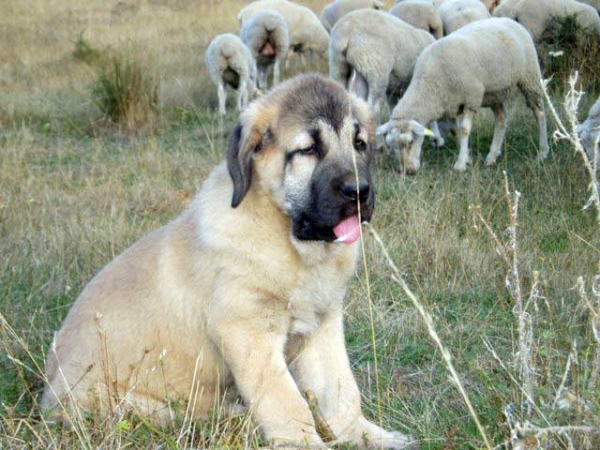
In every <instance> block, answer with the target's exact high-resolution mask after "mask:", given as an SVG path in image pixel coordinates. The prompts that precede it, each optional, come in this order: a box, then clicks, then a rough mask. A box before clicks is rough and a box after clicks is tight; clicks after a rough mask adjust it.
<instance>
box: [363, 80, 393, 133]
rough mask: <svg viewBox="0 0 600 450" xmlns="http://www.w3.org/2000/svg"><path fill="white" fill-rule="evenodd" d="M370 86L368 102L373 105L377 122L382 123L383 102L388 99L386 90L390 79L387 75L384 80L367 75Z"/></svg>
mask: <svg viewBox="0 0 600 450" xmlns="http://www.w3.org/2000/svg"><path fill="white" fill-rule="evenodd" d="M365 78H366V80H367V86H368V92H369V94H368V96H367V103H368V104H369V105H370V106H371V108H372V110H373V114H374V115H375V120H376V121H377V123H378V124H379V123H381V117H380V114H381V104H382V102H384V101H386V95H385V91H386V89H387V86H388V83H389V79H388V78H387V77H386V78H385V79H384V80H376V79H373V78H370V77H365Z"/></svg>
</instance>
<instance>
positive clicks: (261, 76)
mask: <svg viewBox="0 0 600 450" xmlns="http://www.w3.org/2000/svg"><path fill="white" fill-rule="evenodd" d="M268 76H269V72H268V68H267V67H266V66H260V67H259V68H258V88H259V89H263V90H266V89H267V84H268V80H267V78H268Z"/></svg>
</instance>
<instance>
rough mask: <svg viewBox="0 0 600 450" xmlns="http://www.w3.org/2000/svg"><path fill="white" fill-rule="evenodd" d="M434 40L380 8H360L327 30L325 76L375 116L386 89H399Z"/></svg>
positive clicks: (401, 89) (407, 81) (405, 82)
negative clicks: (358, 100)
mask: <svg viewBox="0 0 600 450" xmlns="http://www.w3.org/2000/svg"><path fill="white" fill-rule="evenodd" d="M433 42H435V39H434V38H433V37H432V36H431V35H430V34H429V33H427V32H426V31H423V30H420V29H418V28H415V27H413V26H411V25H409V24H407V23H406V22H404V21H402V20H400V19H398V18H397V17H395V16H392V15H391V14H388V13H386V12H384V11H375V10H371V9H362V10H358V11H354V12H351V13H349V14H346V15H345V16H344V17H342V18H341V19H340V20H339V21H338V23H336V24H335V26H334V27H333V29H332V30H331V43H330V46H329V76H330V77H331V78H333V79H334V80H336V81H339V82H340V83H342V85H344V86H345V87H346V88H347V89H349V90H350V91H352V92H354V93H355V94H357V95H359V96H360V97H363V98H365V99H366V100H367V103H369V105H370V106H371V107H372V108H373V110H374V111H375V113H376V115H377V117H378V115H379V114H378V113H379V111H380V108H381V102H382V101H383V100H384V99H385V97H386V91H387V92H390V93H392V92H394V91H395V92H398V91H403V90H404V89H405V88H406V87H407V86H408V83H409V82H410V79H411V77H412V74H413V70H414V66H415V62H416V61H417V57H418V56H419V54H420V53H421V51H423V49H424V48H425V47H427V46H428V45H429V44H431V43H433Z"/></svg>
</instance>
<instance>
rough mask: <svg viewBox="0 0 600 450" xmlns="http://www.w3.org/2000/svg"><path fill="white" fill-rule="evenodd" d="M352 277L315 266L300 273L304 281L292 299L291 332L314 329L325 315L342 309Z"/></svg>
mask: <svg viewBox="0 0 600 450" xmlns="http://www.w3.org/2000/svg"><path fill="white" fill-rule="evenodd" d="M348 279H349V277H346V276H343V274H341V273H335V272H333V273H332V271H331V270H323V268H321V270H319V269H317V268H315V269H314V270H310V271H307V272H306V273H302V274H301V275H300V281H299V283H298V285H297V287H296V288H295V289H293V290H292V292H291V294H290V297H289V300H288V313H289V314H290V319H291V321H290V330H289V333H290V334H302V335H308V334H311V333H313V332H314V331H315V330H316V329H317V328H318V326H319V325H320V323H321V320H322V318H323V317H324V316H325V315H326V314H327V313H328V312H329V311H331V310H333V309H339V308H338V307H339V305H340V303H341V302H342V301H343V300H344V295H345V293H346V288H347V285H348Z"/></svg>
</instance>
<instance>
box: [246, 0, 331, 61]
mask: <svg viewBox="0 0 600 450" xmlns="http://www.w3.org/2000/svg"><path fill="white" fill-rule="evenodd" d="M263 9H272V10H274V11H277V12H278V13H279V14H281V15H282V16H283V18H284V19H285V21H286V22H287V25H288V31H289V35H290V49H292V50H293V51H294V52H306V51H312V52H315V53H317V54H319V55H321V56H322V57H324V58H327V51H328V49H329V33H327V30H325V28H324V27H323V25H322V24H321V22H320V21H319V18H318V17H317V15H316V14H315V13H314V12H312V11H311V10H310V9H309V8H307V7H306V6H302V5H299V4H297V3H294V2H291V1H288V0H257V1H255V2H252V3H250V4H249V5H247V6H245V7H244V8H242V10H241V11H240V12H239V13H238V16H237V19H238V20H239V21H240V25H241V26H244V22H245V21H246V20H248V19H250V17H252V16H253V15H254V14H256V13H257V12H258V11H262V10H263Z"/></svg>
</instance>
